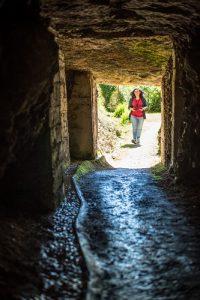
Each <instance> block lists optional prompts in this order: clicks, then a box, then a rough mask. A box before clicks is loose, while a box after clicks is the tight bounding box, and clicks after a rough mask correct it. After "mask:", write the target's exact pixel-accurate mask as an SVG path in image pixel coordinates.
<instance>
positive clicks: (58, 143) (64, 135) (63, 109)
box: [49, 51, 70, 205]
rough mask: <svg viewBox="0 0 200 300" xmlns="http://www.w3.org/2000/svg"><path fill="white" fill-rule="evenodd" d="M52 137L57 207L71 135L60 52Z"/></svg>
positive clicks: (55, 78)
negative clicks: (69, 133) (69, 132)
mask: <svg viewBox="0 0 200 300" xmlns="http://www.w3.org/2000/svg"><path fill="white" fill-rule="evenodd" d="M49 126H50V135H51V144H50V147H51V155H52V177H53V198H54V203H55V205H56V204H57V202H58V201H59V200H62V199H63V198H64V193H65V176H64V173H65V171H66V169H67V167H68V166H69V163H70V157H69V135H68V121H67V95H66V80H65V63H64V55H63V53H61V51H60V52H59V72H58V73H57V74H56V75H55V77H54V89H53V93H52V97H51V106H50V113H49Z"/></svg>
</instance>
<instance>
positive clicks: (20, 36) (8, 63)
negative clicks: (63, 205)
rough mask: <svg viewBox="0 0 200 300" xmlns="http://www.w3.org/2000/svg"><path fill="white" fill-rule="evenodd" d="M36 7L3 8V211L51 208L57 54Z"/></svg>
mask: <svg viewBox="0 0 200 300" xmlns="http://www.w3.org/2000/svg"><path fill="white" fill-rule="evenodd" d="M33 2H34V1H20V2H19V3H18V4H19V6H17V5H15V3H14V2H13V1H4V5H3V7H0V8H1V10H0V23H1V27H0V98H1V109H0V137H1V147H0V178H1V181H0V191H1V197H0V198H1V203H3V204H4V205H5V206H10V207H14V205H16V206H17V207H18V206H21V208H22V207H23V209H26V208H29V207H30V208H34V209H39V208H45V209H47V208H52V204H53V203H52V172H51V152H50V147H49V146H50V135H49V118H48V114H49V105H50V95H51V92H52V88H53V76H54V74H55V73H56V72H57V71H58V69H59V65H58V48H57V45H56V43H55V42H54V37H53V35H52V34H51V33H49V32H48V30H47V25H46V24H45V23H43V22H42V21H41V20H40V18H39V17H38V11H37V12H36V11H35V6H34V4H33ZM7 3H8V4H9V5H7ZM32 4H33V6H34V10H33V11H32V10H31V9H32ZM12 5H13V6H14V8H13V6H12ZM17 8H18V9H17Z"/></svg>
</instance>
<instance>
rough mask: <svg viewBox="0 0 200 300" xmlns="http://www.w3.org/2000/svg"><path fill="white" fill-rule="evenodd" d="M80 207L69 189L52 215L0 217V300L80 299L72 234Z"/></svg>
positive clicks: (79, 264)
mask: <svg viewBox="0 0 200 300" xmlns="http://www.w3.org/2000/svg"><path fill="white" fill-rule="evenodd" d="M79 208H80V201H79V199H78V198H77V195H76V193H75V190H74V189H73V188H72V186H71V185H70V187H69V191H68V193H67V197H66V199H65V200H64V201H63V203H62V204H61V205H60V206H59V207H58V208H57V210H56V211H55V212H54V213H51V214H49V215H46V216H45V215H43V216H37V217H36V216H35V217H34V216H31V215H30V214H27V213H26V214H23V213H18V215H16V214H14V213H11V212H10V213H8V212H7V213H5V212H4V213H3V212H2V211H1V213H0V214H1V217H0V299H1V300H11V299H22V300H30V299H31V300H57V299H58V300H77V299H78V300H79V299H84V298H85V290H86V281H87V269H86V268H85V264H84V260H83V257H82V253H81V249H80V247H79V243H78V240H77V236H76V233H75V221H76V217H77V214H78V211H79Z"/></svg>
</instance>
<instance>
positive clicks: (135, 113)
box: [131, 98, 144, 118]
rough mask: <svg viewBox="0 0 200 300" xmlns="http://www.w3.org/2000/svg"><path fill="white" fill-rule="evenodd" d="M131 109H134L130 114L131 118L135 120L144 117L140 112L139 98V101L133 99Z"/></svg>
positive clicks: (141, 105)
mask: <svg viewBox="0 0 200 300" xmlns="http://www.w3.org/2000/svg"><path fill="white" fill-rule="evenodd" d="M132 107H133V108H134V109H135V110H133V111H132V112H131V115H132V116H134V117H137V118H143V117H144V114H143V111H142V110H141V109H142V107H143V102H142V99H141V98H140V99H139V100H136V99H135V98H133V100H132Z"/></svg>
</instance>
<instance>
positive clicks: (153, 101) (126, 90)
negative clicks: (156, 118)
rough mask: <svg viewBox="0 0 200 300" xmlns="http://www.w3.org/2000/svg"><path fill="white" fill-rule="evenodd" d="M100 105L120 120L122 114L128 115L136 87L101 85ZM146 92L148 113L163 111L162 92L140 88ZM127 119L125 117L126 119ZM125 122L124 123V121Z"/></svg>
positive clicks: (158, 89)
mask: <svg viewBox="0 0 200 300" xmlns="http://www.w3.org/2000/svg"><path fill="white" fill-rule="evenodd" d="M99 87H100V89H99V91H100V93H99V105H100V106H103V107H105V109H106V110H107V111H108V112H114V116H115V117H117V118H119V117H120V116H122V114H123V113H124V114H125V113H126V111H127V115H128V110H127V106H128V101H129V99H130V97H131V95H130V93H131V91H132V90H133V89H134V88H135V87H134V86H116V85H106V84H100V85H99ZM139 88H140V89H141V90H142V91H143V92H144V97H145V99H146V100H147V102H148V112H150V113H152V112H160V111H161V91H160V88H158V87H155V86H139ZM123 118H125V115H124V117H123ZM122 122H123V121H122Z"/></svg>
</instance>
